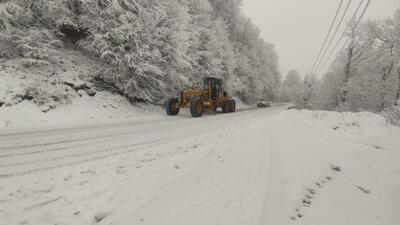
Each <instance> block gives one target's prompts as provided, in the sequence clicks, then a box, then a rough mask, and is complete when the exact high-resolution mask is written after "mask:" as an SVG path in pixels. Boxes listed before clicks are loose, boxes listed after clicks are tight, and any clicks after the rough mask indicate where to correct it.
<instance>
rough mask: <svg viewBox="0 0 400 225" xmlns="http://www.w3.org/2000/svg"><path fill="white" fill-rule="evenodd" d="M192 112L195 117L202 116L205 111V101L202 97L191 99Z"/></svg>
mask: <svg viewBox="0 0 400 225" xmlns="http://www.w3.org/2000/svg"><path fill="white" fill-rule="evenodd" d="M190 113H191V114H192V116H193V117H201V116H203V113H204V102H203V100H202V99H200V98H193V99H192V100H191V101H190Z"/></svg>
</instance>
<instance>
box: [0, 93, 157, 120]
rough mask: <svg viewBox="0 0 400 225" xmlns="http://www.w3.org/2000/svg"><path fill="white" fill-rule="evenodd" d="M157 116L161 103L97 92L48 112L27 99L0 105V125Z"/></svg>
mask: <svg viewBox="0 0 400 225" xmlns="http://www.w3.org/2000/svg"><path fill="white" fill-rule="evenodd" d="M157 115H158V116H160V115H162V114H161V107H159V106H152V105H147V104H139V103H138V104H136V105H132V104H131V103H130V102H129V101H128V100H127V99H125V98H124V97H122V96H119V95H115V94H111V93H109V92H97V94H96V96H94V97H89V96H88V95H85V94H84V95H83V96H82V97H77V98H74V99H72V100H71V103H70V104H66V105H61V106H59V107H57V108H55V109H54V110H50V111H49V112H46V113H45V112H43V111H42V110H41V108H40V107H38V106H37V105H35V104H33V103H32V102H30V101H23V102H21V103H19V104H18V105H15V106H12V107H1V108H0V128H24V127H25V128H28V127H33V126H60V125H79V124H82V123H86V124H87V123H104V122H109V121H118V120H126V119H130V120H140V119H143V118H144V117H148V118H152V117H154V116H157Z"/></svg>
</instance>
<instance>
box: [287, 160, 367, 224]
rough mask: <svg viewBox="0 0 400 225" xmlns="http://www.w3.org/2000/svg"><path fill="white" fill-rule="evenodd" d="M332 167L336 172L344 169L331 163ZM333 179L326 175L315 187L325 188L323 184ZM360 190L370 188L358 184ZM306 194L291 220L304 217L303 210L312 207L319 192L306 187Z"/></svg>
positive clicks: (365, 191) (364, 190)
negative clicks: (360, 186)
mask: <svg viewBox="0 0 400 225" xmlns="http://www.w3.org/2000/svg"><path fill="white" fill-rule="evenodd" d="M330 169H331V170H332V171H334V172H340V171H342V169H341V168H340V167H339V166H336V165H333V164H332V165H330ZM331 181H333V178H332V176H325V177H324V178H323V179H320V180H319V181H317V182H315V183H314V185H315V186H314V187H316V188H317V189H319V190H322V189H323V186H324V185H326V184H328V183H329V182H331ZM356 187H357V188H358V189H359V190H361V191H363V192H364V193H368V190H366V189H364V188H359V187H358V186H356ZM305 192H306V193H305V195H304V197H303V198H302V200H301V206H300V207H299V208H296V209H295V213H294V215H293V216H290V217H289V218H290V220H292V221H295V220H297V219H301V218H303V217H304V213H303V211H304V210H305V209H306V208H310V207H311V205H312V203H313V199H314V198H315V197H316V196H317V192H316V189H314V188H306V189H305Z"/></svg>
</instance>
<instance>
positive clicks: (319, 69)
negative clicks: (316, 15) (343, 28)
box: [316, 39, 350, 75]
mask: <svg viewBox="0 0 400 225" xmlns="http://www.w3.org/2000/svg"><path fill="white" fill-rule="evenodd" d="M341 40H342V39H340V41H341ZM340 41H338V42H336V45H335V48H334V49H333V51H331V52H330V54H329V56H328V58H326V60H325V62H324V63H323V64H322V66H321V67H320V68H318V70H317V72H316V75H318V74H319V73H320V72H321V70H322V69H323V68H324V67H325V66H326V64H328V62H329V59H330V58H331V57H332V55H333V53H335V51H334V50H335V49H336V48H337V47H338V46H339V44H340ZM349 42H350V39H347V40H346V42H345V43H344V45H343V47H342V48H341V49H340V50H339V51H338V52H342V51H343V50H344V48H345V47H346V46H347V44H348V43H349Z"/></svg>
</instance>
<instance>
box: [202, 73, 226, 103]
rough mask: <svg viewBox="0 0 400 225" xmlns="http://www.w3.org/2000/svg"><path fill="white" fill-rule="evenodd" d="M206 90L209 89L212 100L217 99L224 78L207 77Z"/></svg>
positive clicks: (205, 80)
mask: <svg viewBox="0 0 400 225" xmlns="http://www.w3.org/2000/svg"><path fill="white" fill-rule="evenodd" d="M204 90H209V91H210V92H211V93H210V98H211V100H214V101H217V100H218V98H219V96H220V93H221V91H222V80H221V79H217V78H213V77H210V78H205V79H204Z"/></svg>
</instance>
